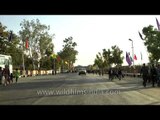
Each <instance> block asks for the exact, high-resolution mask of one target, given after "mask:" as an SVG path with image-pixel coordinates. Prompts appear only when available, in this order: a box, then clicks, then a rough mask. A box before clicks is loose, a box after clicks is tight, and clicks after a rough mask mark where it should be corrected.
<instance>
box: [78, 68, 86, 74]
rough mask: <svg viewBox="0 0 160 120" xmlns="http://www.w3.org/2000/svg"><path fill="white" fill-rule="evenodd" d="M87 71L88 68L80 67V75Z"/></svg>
mask: <svg viewBox="0 0 160 120" xmlns="http://www.w3.org/2000/svg"><path fill="white" fill-rule="evenodd" d="M86 73H87V70H86V69H85V68H80V69H79V70H78V74H79V75H81V74H84V75H86Z"/></svg>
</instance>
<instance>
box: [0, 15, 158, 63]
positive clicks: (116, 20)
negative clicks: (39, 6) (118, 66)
mask: <svg viewBox="0 0 160 120" xmlns="http://www.w3.org/2000/svg"><path fill="white" fill-rule="evenodd" d="M156 18H157V19H158V20H160V16H158V15H0V22H1V23H2V24H3V25H5V26H7V30H12V31H13V32H14V33H16V34H18V31H20V30H21V27H20V23H21V22H22V21H23V19H26V20H33V19H34V20H35V19H39V20H40V23H41V24H45V25H50V31H49V33H50V34H55V36H54V38H53V43H54V45H55V49H54V51H55V52H59V51H60V50H62V48H63V47H62V45H63V40H64V39H65V38H68V37H70V36H72V37H73V42H76V43H77V46H76V48H75V49H76V50H77V51H78V55H77V56H76V58H77V61H76V62H75V64H74V65H75V66H76V65H83V66H87V65H90V64H94V60H95V58H96V54H97V53H98V52H101V53H102V49H104V48H105V49H110V48H111V46H114V45H117V46H118V47H119V48H120V49H121V50H122V51H123V54H122V56H124V60H123V65H128V64H127V62H126V59H125V56H126V52H130V53H131V54H132V42H131V41H129V39H132V41H133V47H134V53H135V54H136V56H137V60H135V61H134V64H135V65H140V64H142V63H147V62H148V61H149V60H148V53H147V49H146V46H144V43H143V41H142V40H141V39H140V37H139V34H138V31H140V33H142V29H143V28H144V27H148V26H149V25H153V26H154V28H157V24H156ZM142 35H143V34H142ZM140 53H142V57H143V59H142V60H141V54H140Z"/></svg>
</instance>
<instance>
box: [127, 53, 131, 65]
mask: <svg viewBox="0 0 160 120" xmlns="http://www.w3.org/2000/svg"><path fill="white" fill-rule="evenodd" d="M126 61H127V63H128V65H129V66H130V65H131V64H132V62H131V60H130V58H129V55H128V53H127V52H126Z"/></svg>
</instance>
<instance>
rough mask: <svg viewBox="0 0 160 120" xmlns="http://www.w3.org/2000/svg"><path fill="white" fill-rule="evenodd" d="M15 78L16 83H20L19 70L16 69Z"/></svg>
mask: <svg viewBox="0 0 160 120" xmlns="http://www.w3.org/2000/svg"><path fill="white" fill-rule="evenodd" d="M15 77H16V83H17V82H18V78H19V72H18V69H16V72H15Z"/></svg>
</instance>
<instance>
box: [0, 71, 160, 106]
mask: <svg viewBox="0 0 160 120" xmlns="http://www.w3.org/2000/svg"><path fill="white" fill-rule="evenodd" d="M157 104H160V88H158V87H155V88H152V87H151V85H150V84H148V86H147V88H144V87H143V86H142V80H141V78H130V77H125V78H124V79H122V80H121V81H119V80H118V79H114V80H113V81H109V80H108V76H107V75H105V76H98V75H93V74H87V75H86V76H85V75H80V76H79V75H78V74H76V73H68V74H57V75H56V76H53V75H48V76H35V77H27V78H20V79H19V82H18V83H17V84H16V83H13V84H11V85H9V86H6V87H4V86H2V85H1V86H0V105H157Z"/></svg>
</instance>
